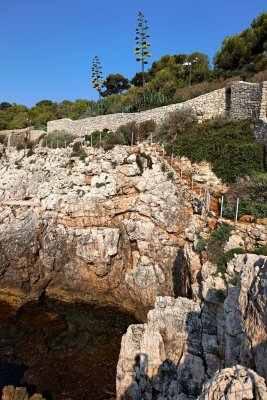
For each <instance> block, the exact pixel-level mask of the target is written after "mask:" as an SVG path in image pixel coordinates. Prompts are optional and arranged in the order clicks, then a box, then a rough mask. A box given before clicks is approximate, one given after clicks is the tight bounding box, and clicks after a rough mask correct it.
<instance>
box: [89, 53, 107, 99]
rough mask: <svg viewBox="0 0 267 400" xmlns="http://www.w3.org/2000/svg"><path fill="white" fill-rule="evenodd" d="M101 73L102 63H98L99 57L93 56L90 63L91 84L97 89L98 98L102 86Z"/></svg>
mask: <svg viewBox="0 0 267 400" xmlns="http://www.w3.org/2000/svg"><path fill="white" fill-rule="evenodd" d="M103 84H104V81H103V73H102V65H101V63H100V60H99V57H98V56H95V57H94V59H93V65H92V85H93V88H94V89H96V90H97V91H98V94H99V98H100V97H101V90H102V88H103Z"/></svg>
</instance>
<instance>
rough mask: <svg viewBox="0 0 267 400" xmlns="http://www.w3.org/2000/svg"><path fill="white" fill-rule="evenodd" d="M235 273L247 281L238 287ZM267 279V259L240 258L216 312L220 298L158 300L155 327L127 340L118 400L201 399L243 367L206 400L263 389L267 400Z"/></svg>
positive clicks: (151, 320)
mask: <svg viewBox="0 0 267 400" xmlns="http://www.w3.org/2000/svg"><path fill="white" fill-rule="evenodd" d="M233 271H235V272H239V273H240V280H239V281H238V283H237V284H236V286H233V285H232V284H231V283H230V279H229V278H230V276H231V274H232V273H233ZM266 273H267V257H263V256H256V255H245V256H244V255H240V256H237V257H236V258H235V260H234V261H232V262H231V263H230V265H229V268H228V270H227V274H226V276H225V285H226V287H227V289H226V296H227V297H226V300H225V302H224V303H223V302H219V301H218V302H217V304H216V303H215V302H214V300H213V299H214V296H213V294H212V295H211V297H209V298H208V297H206V299H205V300H204V299H203V298H202V301H200V302H199V301H198V302H195V301H193V300H189V299H185V298H181V297H178V298H177V299H173V298H171V297H158V298H157V300H156V304H155V308H154V309H153V310H151V311H150V312H149V313H148V322H147V324H144V325H133V326H130V327H129V328H128V331H127V333H126V335H125V336H124V337H123V339H122V346H121V354H120V359H119V363H118V368H117V396H118V399H134V400H135V399H136V400H137V399H142V398H145V399H189V398H190V399H192V398H197V397H198V396H199V395H200V393H201V390H202V386H203V383H204V382H205V381H207V379H209V378H212V377H213V375H214V374H215V373H216V371H218V370H221V369H222V368H224V367H234V366H237V364H242V366H243V367H240V366H238V368H237V367H236V369H235V368H233V369H232V370H231V369H229V370H225V372H222V373H221V374H218V373H217V374H215V376H214V379H213V380H212V381H211V382H210V383H209V384H208V385H207V386H205V389H204V392H203V394H202V395H201V397H200V398H201V399H217V398H229V399H230V398H233V399H235V398H236V399H243V398H251V399H252V398H254V397H250V394H251V393H253V391H254V392H255V390H256V389H255V386H257V385H258V386H259V388H261V389H259V390H262V392H261V393H262V394H261V396H262V397H260V396H259V397H256V398H264V399H265V398H266V395H267V393H266V387H265V385H264V378H265V380H266V379H267V364H266V359H267V357H266V356H267V354H266V350H267V348H266V330H267V321H266V309H267V291H266V285H267V275H266ZM211 274H212V273H211ZM210 291H211V292H213V291H214V288H213V287H212V285H211V286H210ZM200 299H201V296H200ZM244 367H246V368H251V369H253V370H254V371H256V374H255V373H254V372H253V371H250V372H249V371H248V370H246V368H244ZM242 368H243V369H242ZM238 369H239V370H240V371H239V372H240V373H238ZM253 374H254V375H253ZM257 374H258V375H260V376H261V377H262V378H260V377H259V376H258V375H257ZM226 383H227V384H226ZM215 388H216V389H217V391H216V390H215ZM236 391H237V392H238V393H236ZM222 393H224V395H225V397H220V396H221V395H222ZM231 393H232V397H231ZM249 393H250V394H249ZM226 394H227V395H226ZM234 395H235V396H234Z"/></svg>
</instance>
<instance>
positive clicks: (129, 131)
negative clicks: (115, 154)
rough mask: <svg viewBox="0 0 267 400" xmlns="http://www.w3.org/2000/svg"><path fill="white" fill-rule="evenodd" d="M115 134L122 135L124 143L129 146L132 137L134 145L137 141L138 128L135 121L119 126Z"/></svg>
mask: <svg viewBox="0 0 267 400" xmlns="http://www.w3.org/2000/svg"><path fill="white" fill-rule="evenodd" d="M116 133H122V134H123V136H124V139H125V143H126V144H128V145H130V144H131V142H132V136H133V141H134V143H136V141H137V140H138V126H137V123H136V122H135V121H133V122H129V123H128V124H125V125H121V126H120V127H119V128H118V129H117V131H116Z"/></svg>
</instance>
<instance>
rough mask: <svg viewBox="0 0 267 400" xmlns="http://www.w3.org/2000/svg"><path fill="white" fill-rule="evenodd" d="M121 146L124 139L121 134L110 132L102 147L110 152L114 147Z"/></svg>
mask: <svg viewBox="0 0 267 400" xmlns="http://www.w3.org/2000/svg"><path fill="white" fill-rule="evenodd" d="M118 144H120V145H123V144H125V138H124V136H123V134H120V133H114V132H110V133H109V135H108V137H107V138H106V139H105V140H104V142H103V144H102V147H103V148H104V149H105V150H111V149H113V147H114V146H116V145H118Z"/></svg>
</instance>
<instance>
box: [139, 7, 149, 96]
mask: <svg viewBox="0 0 267 400" xmlns="http://www.w3.org/2000/svg"><path fill="white" fill-rule="evenodd" d="M137 21H138V26H137V28H136V29H135V32H136V37H135V43H136V47H135V55H137V56H138V57H137V58H136V61H137V62H141V64H142V74H143V89H144V87H145V65H146V64H148V61H147V59H148V58H149V57H151V53H150V51H149V47H150V46H151V44H150V43H149V42H148V41H147V39H148V38H149V37H150V35H149V34H148V33H147V30H148V26H147V20H146V19H145V16H144V14H143V13H142V12H141V11H139V13H138V18H137Z"/></svg>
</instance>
